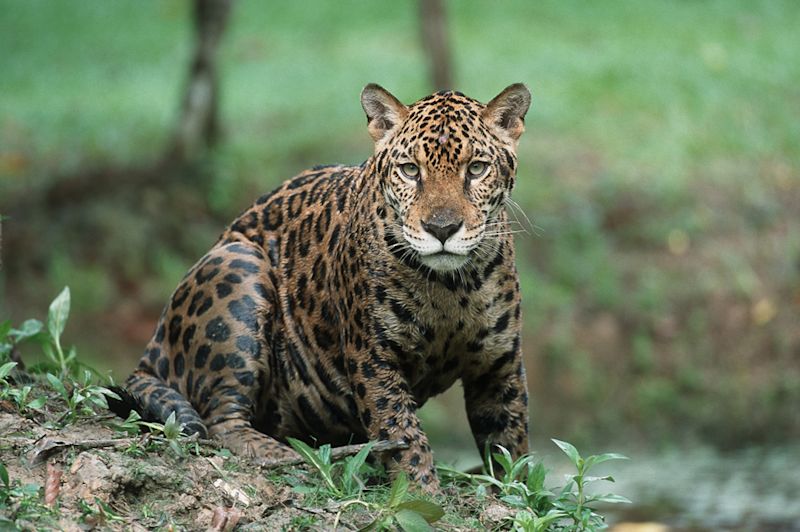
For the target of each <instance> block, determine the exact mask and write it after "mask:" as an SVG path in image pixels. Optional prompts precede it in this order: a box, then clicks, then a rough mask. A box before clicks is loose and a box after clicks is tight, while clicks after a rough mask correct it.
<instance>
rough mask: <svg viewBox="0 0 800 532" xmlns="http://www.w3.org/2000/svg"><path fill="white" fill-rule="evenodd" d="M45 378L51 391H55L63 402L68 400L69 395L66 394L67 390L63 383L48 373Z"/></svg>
mask: <svg viewBox="0 0 800 532" xmlns="http://www.w3.org/2000/svg"><path fill="white" fill-rule="evenodd" d="M46 377H47V382H49V383H50V386H52V387H53V389H54V390H55V391H57V392H58V394H59V395H60V396H61V397H62V398H64V400H69V394H68V393H67V389H66V388H65V387H64V383H63V382H61V380H60V379H59V378H58V377H56V376H55V375H53V374H52V373H48V374H47V375H46Z"/></svg>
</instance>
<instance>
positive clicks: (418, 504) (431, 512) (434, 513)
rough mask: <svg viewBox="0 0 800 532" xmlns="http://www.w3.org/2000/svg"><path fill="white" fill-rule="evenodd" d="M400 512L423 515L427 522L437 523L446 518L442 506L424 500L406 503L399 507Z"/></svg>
mask: <svg viewBox="0 0 800 532" xmlns="http://www.w3.org/2000/svg"><path fill="white" fill-rule="evenodd" d="M397 508H398V509H400V510H411V511H412V512H416V513H418V514H419V515H421V516H422V517H423V518H424V519H425V520H426V521H427V522H429V523H435V522H436V521H438V520H439V519H441V518H442V517H444V510H443V509H442V507H441V506H439V505H438V504H436V503H432V502H430V501H424V500H422V499H415V500H413V501H406V502H403V503H400V504H398V505H397Z"/></svg>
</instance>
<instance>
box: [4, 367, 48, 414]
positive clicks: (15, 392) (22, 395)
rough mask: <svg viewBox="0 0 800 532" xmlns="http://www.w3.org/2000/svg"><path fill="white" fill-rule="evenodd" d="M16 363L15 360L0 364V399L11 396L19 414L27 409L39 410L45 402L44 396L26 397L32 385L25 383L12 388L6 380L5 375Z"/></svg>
mask: <svg viewBox="0 0 800 532" xmlns="http://www.w3.org/2000/svg"><path fill="white" fill-rule="evenodd" d="M16 365H17V363H16V362H8V363H6V364H3V365H2V366H0V399H6V398H11V399H12V400H13V401H14V403H15V404H16V405H17V409H18V410H19V412H20V413H21V414H25V413H26V411H27V410H29V409H30V410H41V408H42V407H43V406H44V404H45V402H47V398H46V397H37V398H36V399H31V400H30V401H29V400H28V397H29V396H30V393H31V390H32V389H33V387H32V386H30V385H27V384H26V385H25V386H23V387H22V388H13V387H11V386H10V384H9V382H8V381H7V380H6V377H7V376H8V374H9V373H10V372H11V370H12V369H14V367H15V366H16Z"/></svg>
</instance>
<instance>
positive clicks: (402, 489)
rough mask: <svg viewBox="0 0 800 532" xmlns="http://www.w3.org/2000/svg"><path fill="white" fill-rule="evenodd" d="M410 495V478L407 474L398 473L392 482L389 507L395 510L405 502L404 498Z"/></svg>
mask: <svg viewBox="0 0 800 532" xmlns="http://www.w3.org/2000/svg"><path fill="white" fill-rule="evenodd" d="M406 493H408V477H407V476H406V474H405V472H403V471H400V472H398V473H397V477H396V478H395V479H394V482H392V489H391V491H390V492H389V502H388V506H389V507H390V508H394V507H396V506H398V505H399V504H400V503H401V502H403V498H404V497H405V496H406Z"/></svg>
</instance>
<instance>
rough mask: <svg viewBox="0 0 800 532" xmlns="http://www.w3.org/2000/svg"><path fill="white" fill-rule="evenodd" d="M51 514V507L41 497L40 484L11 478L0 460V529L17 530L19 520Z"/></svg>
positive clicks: (45, 516)
mask: <svg viewBox="0 0 800 532" xmlns="http://www.w3.org/2000/svg"><path fill="white" fill-rule="evenodd" d="M52 516H53V511H52V509H50V508H48V507H47V506H46V505H45V504H44V501H43V499H42V489H41V486H38V485H36V484H24V485H23V484H20V483H19V481H16V480H12V479H11V478H10V477H9V474H8V469H6V466H5V464H3V463H2V462H0V530H8V529H10V530H19V529H21V528H22V526H21V525H20V522H21V521H29V520H32V519H33V520H42V519H49V518H50V517H52Z"/></svg>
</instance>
